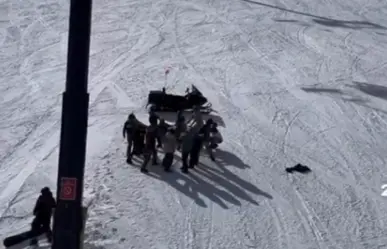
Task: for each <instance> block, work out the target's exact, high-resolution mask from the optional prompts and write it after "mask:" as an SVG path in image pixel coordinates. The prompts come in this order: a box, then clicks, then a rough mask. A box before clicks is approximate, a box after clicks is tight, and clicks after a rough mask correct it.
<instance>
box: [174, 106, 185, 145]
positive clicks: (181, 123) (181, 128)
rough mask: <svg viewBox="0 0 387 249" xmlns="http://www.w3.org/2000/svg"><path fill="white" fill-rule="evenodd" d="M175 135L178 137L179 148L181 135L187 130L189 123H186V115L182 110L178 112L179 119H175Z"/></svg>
mask: <svg viewBox="0 0 387 249" xmlns="http://www.w3.org/2000/svg"><path fill="white" fill-rule="evenodd" d="M175 128H176V130H175V136H176V139H177V149H178V150H180V147H181V142H182V141H181V136H182V134H183V133H185V132H186V131H187V124H186V123H185V117H184V115H183V113H182V112H178V114H177V119H176V121H175Z"/></svg>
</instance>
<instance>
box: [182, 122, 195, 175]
mask: <svg viewBox="0 0 387 249" xmlns="http://www.w3.org/2000/svg"><path fill="white" fill-rule="evenodd" d="M195 135H196V131H195V130H194V129H189V130H188V131H186V132H184V133H183V134H182V139H181V157H182V162H183V165H182V167H181V168H180V169H181V171H182V172H183V173H188V157H189V155H190V153H191V150H192V145H193V139H194V136H195Z"/></svg>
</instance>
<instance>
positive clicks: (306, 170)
mask: <svg viewBox="0 0 387 249" xmlns="http://www.w3.org/2000/svg"><path fill="white" fill-rule="evenodd" d="M293 171H296V172H299V173H302V174H306V173H309V172H311V171H312V170H311V169H310V168H309V167H308V166H305V165H302V164H300V163H298V164H296V165H295V166H293V167H289V168H286V172H288V173H293Z"/></svg>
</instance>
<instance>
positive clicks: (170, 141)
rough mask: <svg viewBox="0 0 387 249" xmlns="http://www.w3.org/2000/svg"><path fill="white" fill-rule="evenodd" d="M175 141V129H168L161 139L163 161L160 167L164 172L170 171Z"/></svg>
mask: <svg viewBox="0 0 387 249" xmlns="http://www.w3.org/2000/svg"><path fill="white" fill-rule="evenodd" d="M176 146H177V140H176V136H175V129H173V128H169V130H168V132H167V133H166V134H165V136H164V138H163V149H164V153H165V155H164V159H163V162H162V165H163V166H164V170H165V171H170V168H171V166H172V163H173V159H174V154H175V151H176Z"/></svg>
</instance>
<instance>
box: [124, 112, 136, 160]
mask: <svg viewBox="0 0 387 249" xmlns="http://www.w3.org/2000/svg"><path fill="white" fill-rule="evenodd" d="M137 128H138V122H137V118H136V116H135V115H134V114H133V113H131V114H129V116H128V119H127V120H126V121H125V124H124V128H123V129H122V135H123V137H124V138H125V137H126V139H127V142H128V147H127V149H126V162H127V163H130V164H131V163H132V155H133V152H132V149H133V142H134V137H135V134H136V132H137Z"/></svg>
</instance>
